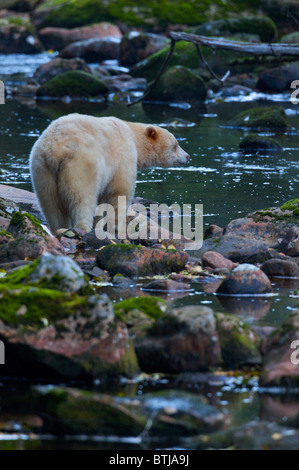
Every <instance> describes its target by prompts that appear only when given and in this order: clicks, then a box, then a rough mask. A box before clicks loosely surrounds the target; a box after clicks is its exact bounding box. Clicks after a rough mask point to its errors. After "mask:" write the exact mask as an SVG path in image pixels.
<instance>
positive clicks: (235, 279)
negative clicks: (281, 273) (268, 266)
mask: <svg viewBox="0 0 299 470" xmlns="http://www.w3.org/2000/svg"><path fill="white" fill-rule="evenodd" d="M271 290H272V289H271V282H270V280H269V279H268V277H267V276H266V275H265V274H264V273H263V271H261V269H259V268H257V267H256V266H254V265H253V264H246V263H245V264H240V265H239V266H237V267H236V268H235V269H233V271H232V272H231V273H230V274H229V275H228V276H227V277H226V278H225V279H224V280H223V281H222V283H221V284H220V286H219V287H218V289H217V294H220V295H255V294H268V293H269V292H271Z"/></svg>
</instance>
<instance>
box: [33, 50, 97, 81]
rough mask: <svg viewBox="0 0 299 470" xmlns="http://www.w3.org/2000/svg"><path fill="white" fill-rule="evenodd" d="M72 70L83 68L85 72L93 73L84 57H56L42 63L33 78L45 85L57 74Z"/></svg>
mask: <svg viewBox="0 0 299 470" xmlns="http://www.w3.org/2000/svg"><path fill="white" fill-rule="evenodd" d="M70 70H82V71H83V72H86V73H91V70H90V68H89V67H88V65H87V64H86V62H85V61H84V60H82V59H77V58H76V59H69V60H68V59H61V58H60V57H55V59H52V60H50V62H47V63H45V64H42V65H40V66H39V67H38V68H37V69H36V71H35V72H34V75H33V78H34V80H36V81H37V82H38V83H39V84H40V85H43V84H44V83H46V82H48V81H49V80H51V79H52V78H54V77H56V75H60V74H61V73H65V72H69V71H70Z"/></svg>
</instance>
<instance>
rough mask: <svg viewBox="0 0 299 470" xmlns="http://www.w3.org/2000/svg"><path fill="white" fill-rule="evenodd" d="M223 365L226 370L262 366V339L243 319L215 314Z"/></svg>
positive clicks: (224, 314)
mask: <svg viewBox="0 0 299 470" xmlns="http://www.w3.org/2000/svg"><path fill="white" fill-rule="evenodd" d="M215 318H216V322H217V331H218V334H219V340H220V346H221V355H222V359H223V365H224V367H225V368H226V369H237V368H238V367H242V366H248V365H257V364H261V361H262V359H261V353H260V350H259V346H260V338H259V337H258V336H257V335H256V333H255V332H254V331H253V330H252V329H251V328H250V327H249V326H248V325H247V324H246V323H244V322H243V321H242V320H241V319H239V318H238V317H236V316H234V315H229V314H226V313H217V314H215Z"/></svg>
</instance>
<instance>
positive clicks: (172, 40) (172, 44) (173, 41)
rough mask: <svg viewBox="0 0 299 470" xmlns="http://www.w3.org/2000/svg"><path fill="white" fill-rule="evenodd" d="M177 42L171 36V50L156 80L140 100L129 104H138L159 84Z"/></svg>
mask: <svg viewBox="0 0 299 470" xmlns="http://www.w3.org/2000/svg"><path fill="white" fill-rule="evenodd" d="M175 43H176V40H174V39H172V38H171V44H170V49H169V52H168V55H167V57H166V59H165V60H164V62H163V64H162V67H161V69H160V71H159V73H158V75H157V76H156V78H155V80H154V81H153V83H152V84H151V86H150V87H149V88H148V90H147V91H146V92H145V93H144V95H143V96H141V98H139V99H138V100H136V101H133V102H132V103H129V104H128V106H133V105H134V104H137V103H139V102H140V101H143V100H144V99H145V98H146V97H147V96H148V95H149V94H150V92H151V91H152V89H153V88H154V87H155V86H156V85H157V83H158V81H159V79H160V77H161V75H162V73H163V72H164V70H165V67H166V65H167V64H168V62H169V59H170V57H171V56H172V53H173V51H174V47H175Z"/></svg>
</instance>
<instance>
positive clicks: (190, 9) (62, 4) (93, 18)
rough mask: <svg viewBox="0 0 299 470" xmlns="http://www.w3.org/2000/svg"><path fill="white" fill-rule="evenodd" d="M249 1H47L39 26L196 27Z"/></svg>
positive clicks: (239, 8)
mask: <svg viewBox="0 0 299 470" xmlns="http://www.w3.org/2000/svg"><path fill="white" fill-rule="evenodd" d="M254 3H257V2H256V0H254V2H252V1H251V2H249V1H245V0H243V1H236V0H230V2H226V1H224V0H201V1H200V2H198V1H197V0H189V1H186V0H176V1H172V0H106V1H105V2H99V0H68V1H67V2H66V1H65V0H46V1H45V2H43V3H42V4H41V5H40V6H39V7H38V8H37V14H38V15H41V14H42V15H43V22H42V26H60V27H67V28H73V27H76V26H82V25H84V24H91V23H95V22H98V21H115V20H118V21H120V22H123V23H126V24H128V25H130V26H139V27H140V26H142V25H144V26H147V28H148V29H151V28H153V27H155V26H157V25H159V26H166V25H167V24H173V23H180V24H190V25H196V24H200V23H203V22H204V21H209V20H212V19H218V18H226V17H227V16H228V14H229V13H230V12H241V11H243V10H244V8H246V7H249V8H252V6H254Z"/></svg>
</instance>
